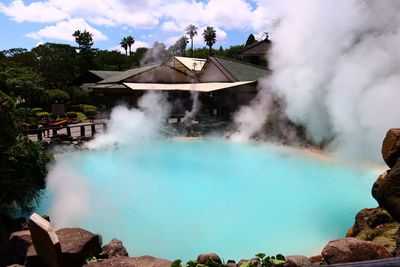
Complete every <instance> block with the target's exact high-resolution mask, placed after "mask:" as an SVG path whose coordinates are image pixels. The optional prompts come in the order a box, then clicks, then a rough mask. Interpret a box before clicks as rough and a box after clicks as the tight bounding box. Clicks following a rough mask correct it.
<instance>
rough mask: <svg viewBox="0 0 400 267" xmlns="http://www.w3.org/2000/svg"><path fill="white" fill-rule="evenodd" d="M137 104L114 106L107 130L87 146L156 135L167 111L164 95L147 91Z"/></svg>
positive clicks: (139, 139) (100, 145)
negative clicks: (130, 106) (130, 107)
mask: <svg viewBox="0 0 400 267" xmlns="http://www.w3.org/2000/svg"><path fill="white" fill-rule="evenodd" d="M138 106H139V108H138V109H136V108H132V109H128V108H127V107H124V106H118V107H115V108H114V109H113V111H112V112H111V118H110V120H109V121H108V123H107V128H108V129H107V132H106V133H104V134H101V135H98V136H97V137H96V138H95V139H94V140H93V141H91V142H89V143H88V144H87V148H89V149H94V148H102V147H109V146H112V145H115V144H127V143H135V142H143V141H144V140H151V139H153V138H155V137H157V135H158V134H159V130H160V127H161V125H162V124H163V123H164V122H165V120H166V117H167V115H168V112H169V104H168V102H167V99H166V95H165V94H162V93H154V92H149V93H147V94H145V95H144V96H143V97H142V98H140V100H139V103H138Z"/></svg>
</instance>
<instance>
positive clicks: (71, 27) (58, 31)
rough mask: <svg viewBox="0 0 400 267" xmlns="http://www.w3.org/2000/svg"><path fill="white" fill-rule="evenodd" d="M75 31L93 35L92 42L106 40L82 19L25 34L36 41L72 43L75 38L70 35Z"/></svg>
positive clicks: (62, 22)
mask: <svg viewBox="0 0 400 267" xmlns="http://www.w3.org/2000/svg"><path fill="white" fill-rule="evenodd" d="M76 30H81V31H83V30H87V31H89V32H90V33H92V34H93V40H94V41H105V40H108V38H107V36H105V35H104V34H103V33H102V32H101V31H99V30H97V29H95V28H93V27H92V26H90V25H89V24H88V23H86V21H85V20H83V19H71V20H68V21H61V22H58V23H57V24H56V25H53V26H47V27H45V28H43V29H41V30H39V31H37V32H31V33H28V34H26V36H27V37H29V38H33V39H36V40H42V39H56V40H64V41H74V40H75V38H74V37H73V36H72V34H73V33H74V32H75V31H76Z"/></svg>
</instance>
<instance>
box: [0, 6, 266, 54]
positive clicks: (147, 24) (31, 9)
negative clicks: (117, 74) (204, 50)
mask: <svg viewBox="0 0 400 267" xmlns="http://www.w3.org/2000/svg"><path fill="white" fill-rule="evenodd" d="M266 1H267V0H168V1H164V0H0V35H1V38H0V50H4V49H9V48H13V47H24V48H28V49H31V48H32V47H35V46H36V45H38V44H40V43H43V42H59V43H69V44H74V39H73V37H72V33H73V32H74V31H75V30H77V29H80V30H84V29H86V30H88V31H89V32H91V33H93V37H94V41H95V45H94V46H95V47H96V48H101V49H108V50H114V49H116V48H118V47H119V42H120V40H121V39H122V38H123V37H124V36H127V35H132V36H133V37H134V39H135V41H136V43H135V46H134V47H138V46H151V45H152V44H153V43H154V42H155V41H161V42H164V43H165V44H166V45H167V46H169V45H171V44H173V43H174V42H175V41H176V40H177V39H178V38H179V37H180V36H182V35H184V33H185V32H184V29H185V27H186V26H187V25H189V24H194V25H196V26H197V27H198V28H199V30H198V32H199V35H198V36H197V37H196V38H195V40H194V42H195V46H198V47H202V46H204V42H203V40H202V37H201V32H202V31H203V28H204V27H206V26H208V25H210V26H213V27H214V28H215V29H216V30H217V44H216V47H219V46H220V45H222V46H223V47H229V46H230V45H234V44H242V43H244V42H245V41H246V38H247V36H248V35H249V34H250V33H253V34H255V35H256V37H259V36H261V35H262V33H263V32H265V31H268V28H269V21H268V15H267V13H268V5H267V3H266Z"/></svg>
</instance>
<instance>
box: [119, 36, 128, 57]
mask: <svg viewBox="0 0 400 267" xmlns="http://www.w3.org/2000/svg"><path fill="white" fill-rule="evenodd" d="M119 44H120V45H121V47H122V48H123V49H125V55H128V40H127V39H126V37H124V38H122V40H121V42H120V43H119Z"/></svg>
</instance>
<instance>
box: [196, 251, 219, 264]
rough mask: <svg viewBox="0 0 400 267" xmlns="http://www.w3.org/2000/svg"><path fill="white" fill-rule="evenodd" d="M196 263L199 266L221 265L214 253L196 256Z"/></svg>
mask: <svg viewBox="0 0 400 267" xmlns="http://www.w3.org/2000/svg"><path fill="white" fill-rule="evenodd" d="M197 262H198V263H201V264H209V263H212V262H216V263H222V261H221V258H220V257H219V256H218V255H217V254H215V253H204V254H200V255H199V256H197Z"/></svg>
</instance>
